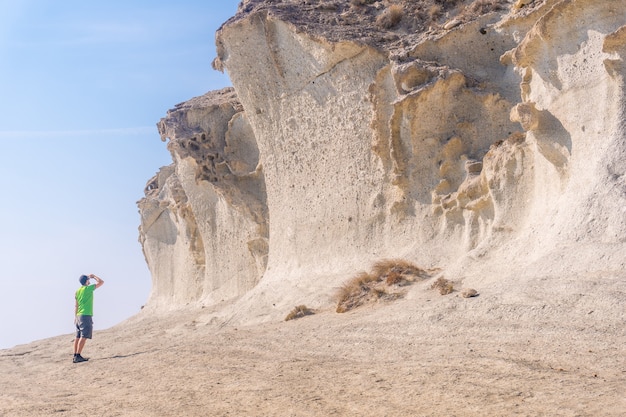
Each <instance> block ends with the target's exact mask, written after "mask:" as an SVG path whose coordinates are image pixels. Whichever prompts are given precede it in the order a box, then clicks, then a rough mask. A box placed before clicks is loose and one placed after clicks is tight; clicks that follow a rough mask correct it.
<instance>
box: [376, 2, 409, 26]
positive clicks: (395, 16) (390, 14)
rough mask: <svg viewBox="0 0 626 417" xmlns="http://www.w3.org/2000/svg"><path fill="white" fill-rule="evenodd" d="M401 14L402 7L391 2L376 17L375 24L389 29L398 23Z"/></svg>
mask: <svg viewBox="0 0 626 417" xmlns="http://www.w3.org/2000/svg"><path fill="white" fill-rule="evenodd" d="M403 14H404V8H403V7H402V6H401V5H399V4H392V5H391V6H389V7H387V8H386V9H385V10H383V12H382V13H381V14H380V15H379V16H378V17H377V18H376V24H377V25H378V26H379V27H381V28H383V29H391V28H392V27H394V26H396V25H397V24H398V23H400V20H401V19H402V15H403Z"/></svg>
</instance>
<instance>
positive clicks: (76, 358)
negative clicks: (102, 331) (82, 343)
mask: <svg viewBox="0 0 626 417" xmlns="http://www.w3.org/2000/svg"><path fill="white" fill-rule="evenodd" d="M88 360H89V359H87V358H83V357H82V356H80V354H78V355H76V356H74V360H73V362H74V363H79V362H87V361H88Z"/></svg>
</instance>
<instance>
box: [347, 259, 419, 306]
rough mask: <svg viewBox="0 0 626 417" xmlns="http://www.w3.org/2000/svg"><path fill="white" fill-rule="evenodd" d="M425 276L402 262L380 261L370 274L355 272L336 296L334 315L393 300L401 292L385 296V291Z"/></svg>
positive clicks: (410, 265) (410, 264)
mask: <svg viewBox="0 0 626 417" xmlns="http://www.w3.org/2000/svg"><path fill="white" fill-rule="evenodd" d="M428 276H429V274H428V273H427V272H426V271H424V270H423V269H421V268H418V267H417V266H415V265H413V264H412V263H410V262H408V261H405V260H402V259H384V260H382V261H379V262H377V263H375V264H374V266H373V267H372V272H371V273H368V272H365V271H363V272H359V273H358V274H357V275H356V276H355V277H354V278H352V279H351V280H349V281H348V282H346V283H345V284H344V285H343V286H342V287H341V288H340V289H339V291H338V292H337V296H336V298H337V313H345V312H346V311H349V310H352V309H353V308H356V307H358V306H360V305H363V304H365V303H368V302H374V301H378V300H380V299H384V300H395V299H397V298H400V297H401V296H402V295H403V294H402V292H398V291H397V290H396V292H388V291H387V287H389V286H393V285H398V286H400V285H407V284H409V283H411V282H414V281H416V280H417V279H422V278H426V277H428Z"/></svg>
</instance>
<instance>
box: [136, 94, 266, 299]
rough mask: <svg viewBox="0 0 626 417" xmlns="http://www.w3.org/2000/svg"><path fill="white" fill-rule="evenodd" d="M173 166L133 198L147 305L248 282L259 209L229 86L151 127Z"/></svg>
mask: <svg viewBox="0 0 626 417" xmlns="http://www.w3.org/2000/svg"><path fill="white" fill-rule="evenodd" d="M158 128H159V132H160V134H161V137H162V139H163V140H164V141H165V140H167V139H169V144H168V149H169V150H170V152H171V154H172V158H173V159H174V161H175V162H174V164H172V165H170V166H167V167H164V168H161V170H160V171H159V173H158V174H157V175H156V176H155V177H154V178H152V179H151V180H150V181H149V182H148V185H147V186H146V190H145V194H146V197H145V198H143V199H142V200H141V201H139V203H138V204H139V209H140V213H141V226H140V242H141V244H142V247H143V250H144V254H145V256H146V261H147V263H148V266H149V267H150V271H151V273H152V276H153V277H154V280H153V288H152V295H151V297H150V301H151V304H152V305H155V306H160V307H167V306H169V307H172V306H173V307H175V306H180V305H185V304H188V303H194V302H202V303H216V302H220V301H222V300H224V299H230V298H232V297H234V296H236V295H239V294H242V293H245V292H246V291H248V290H250V289H251V288H253V287H254V286H255V284H256V283H257V282H258V281H259V279H260V277H261V276H262V274H263V272H264V270H265V266H266V263H267V251H268V249H267V248H268V233H267V207H266V195H265V184H264V179H263V170H262V168H261V166H260V164H259V151H258V148H257V146H256V141H255V139H254V134H253V133H252V129H251V126H250V125H249V123H248V121H247V118H246V116H245V114H244V113H243V110H242V107H241V104H240V103H239V101H238V100H237V98H236V95H235V93H234V91H233V90H232V89H225V90H221V91H216V92H213V93H210V94H207V95H206V96H203V97H199V98H196V99H192V100H190V101H188V102H186V103H182V104H179V105H178V106H176V107H175V108H174V109H173V110H170V111H169V112H168V116H167V117H166V118H165V119H163V120H161V122H160V123H159V125H158Z"/></svg>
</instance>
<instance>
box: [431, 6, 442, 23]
mask: <svg viewBox="0 0 626 417" xmlns="http://www.w3.org/2000/svg"><path fill="white" fill-rule="evenodd" d="M441 16H443V8H442V7H441V5H439V4H433V5H431V6H430V7H429V8H428V17H429V19H430V20H431V21H435V20H437V19H439V18H440V17H441Z"/></svg>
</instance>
